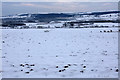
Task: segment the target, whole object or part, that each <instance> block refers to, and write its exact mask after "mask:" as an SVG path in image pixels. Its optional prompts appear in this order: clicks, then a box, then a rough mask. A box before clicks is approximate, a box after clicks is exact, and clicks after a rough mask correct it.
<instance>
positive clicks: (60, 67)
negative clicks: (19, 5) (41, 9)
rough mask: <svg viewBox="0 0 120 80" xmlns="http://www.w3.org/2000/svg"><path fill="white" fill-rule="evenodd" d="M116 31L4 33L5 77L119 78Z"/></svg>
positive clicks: (113, 29)
mask: <svg viewBox="0 0 120 80" xmlns="http://www.w3.org/2000/svg"><path fill="white" fill-rule="evenodd" d="M104 30H106V31H109V30H112V32H103V31H104ZM100 31H102V32H100ZM117 31H118V30H117V28H108V29H107V28H95V29H93V28H82V29H47V30H45V29H21V30H19V29H4V30H3V31H2V33H3V35H2V36H3V45H2V47H3V49H2V51H3V52H2V60H3V63H2V64H3V75H2V76H3V78H117V77H118V72H117V69H118V32H117Z"/></svg>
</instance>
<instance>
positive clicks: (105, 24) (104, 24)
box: [94, 23, 118, 27]
mask: <svg viewBox="0 0 120 80" xmlns="http://www.w3.org/2000/svg"><path fill="white" fill-rule="evenodd" d="M94 25H98V26H109V27H113V26H118V23H94Z"/></svg>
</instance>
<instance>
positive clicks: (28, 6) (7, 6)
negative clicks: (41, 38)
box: [2, 2, 118, 15]
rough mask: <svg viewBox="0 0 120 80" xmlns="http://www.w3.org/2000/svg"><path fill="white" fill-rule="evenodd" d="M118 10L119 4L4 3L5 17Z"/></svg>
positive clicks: (3, 11)
mask: <svg viewBox="0 0 120 80" xmlns="http://www.w3.org/2000/svg"><path fill="white" fill-rule="evenodd" d="M109 10H118V2H3V3H2V13H3V15H11V14H19V13H50V12H91V11H109Z"/></svg>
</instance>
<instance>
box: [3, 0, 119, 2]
mask: <svg viewBox="0 0 120 80" xmlns="http://www.w3.org/2000/svg"><path fill="white" fill-rule="evenodd" d="M1 1H2V2H118V1H119V0H1Z"/></svg>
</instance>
